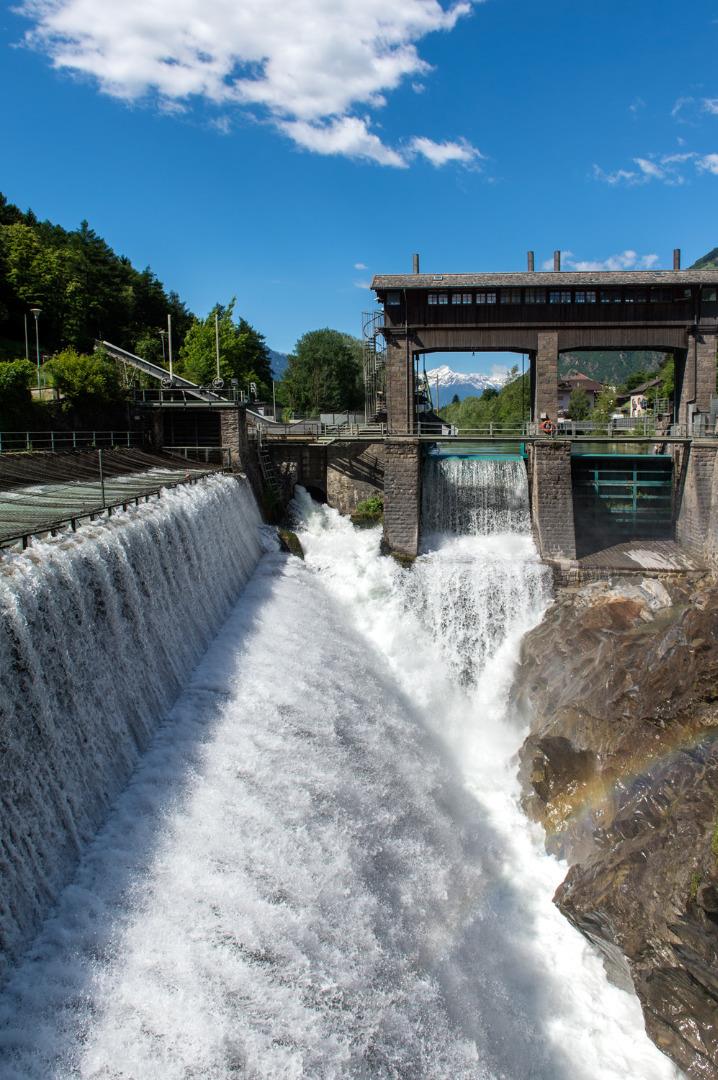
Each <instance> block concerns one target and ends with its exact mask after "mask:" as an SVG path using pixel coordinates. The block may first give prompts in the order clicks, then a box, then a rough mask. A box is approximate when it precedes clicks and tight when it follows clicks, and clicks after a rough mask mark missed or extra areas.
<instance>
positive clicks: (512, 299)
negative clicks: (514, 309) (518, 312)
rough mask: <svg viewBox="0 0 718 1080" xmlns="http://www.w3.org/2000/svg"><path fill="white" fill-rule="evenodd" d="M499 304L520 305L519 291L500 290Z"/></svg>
mask: <svg viewBox="0 0 718 1080" xmlns="http://www.w3.org/2000/svg"><path fill="white" fill-rule="evenodd" d="M501 303H502V304H520V303H521V289H502V290H501Z"/></svg>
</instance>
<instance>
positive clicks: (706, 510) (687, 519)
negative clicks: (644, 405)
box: [676, 442, 718, 568]
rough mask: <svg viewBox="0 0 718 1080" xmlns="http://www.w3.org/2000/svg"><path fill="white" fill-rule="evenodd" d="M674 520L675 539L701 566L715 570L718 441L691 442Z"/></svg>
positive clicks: (717, 562) (716, 565)
mask: <svg viewBox="0 0 718 1080" xmlns="http://www.w3.org/2000/svg"><path fill="white" fill-rule="evenodd" d="M686 452H687V454H688V463H687V466H686V468H685V479H684V482H683V488H682V491H681V493H680V495H681V498H680V506H679V508H678V515H677V518H676V540H678V542H679V543H680V544H681V545H682V546H683V547H684V548H686V550H687V551H689V552H690V554H691V555H693V556H694V558H696V559H697V560H698V561H699V563H700V564H702V565H703V566H705V567H709V566H710V567H713V568H715V567H718V442H705V443H696V442H694V443H691V445H690V447H688V446H687V447H686Z"/></svg>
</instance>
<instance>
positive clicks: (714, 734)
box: [513, 575, 718, 1080]
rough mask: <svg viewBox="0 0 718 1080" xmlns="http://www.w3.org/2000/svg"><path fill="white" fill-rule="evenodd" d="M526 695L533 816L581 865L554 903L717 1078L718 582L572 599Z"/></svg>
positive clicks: (591, 587) (548, 638)
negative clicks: (529, 727)
mask: <svg viewBox="0 0 718 1080" xmlns="http://www.w3.org/2000/svg"><path fill="white" fill-rule="evenodd" d="M513 694H514V699H515V704H516V706H517V707H518V708H519V710H521V711H522V712H523V713H524V714H525V715H526V716H527V717H528V718H530V724H531V729H530V734H529V736H528V738H527V739H526V741H525V743H524V745H523V747H522V750H521V752H520V777H521V783H522V791H523V803H524V807H525V809H526V811H527V813H528V814H529V816H530V817H531V818H533V819H534V820H535V821H537V822H540V823H541V825H542V826H543V827H544V830H545V836H546V847H547V849H548V850H549V851H551V852H553V853H554V854H556V855H558V856H560V857H562V858H563V859H565V860H566V861H567V862H568V863H569V864H570V868H569V871H568V874H567V876H566V878H565V880H564V881H563V883H562V884H561V886H560V887H559V889H558V891H557V893H556V896H555V898H554V899H555V903H556V904H557V905H558V907H559V909H560V910H561V911H562V912H563V914H564V915H565V916H566V917H567V918H568V919H569V920H570V921H571V922H572V923H573V924H574V925H575V926H576V927H577V928H578V929H579V930H581V931H582V933H583V934H584V935H585V936H586V937H587V938H588V939H589V940H590V941H592V942H593V943H594V944H595V945H596V946H597V947H598V948H599V949H600V951H601V953H602V954H603V957H604V960H605V965H606V968H607V971H608V973H609V977H610V978H611V979H612V980H613V981H614V982H617V983H619V984H621V985H624V986H627V985H632V986H633V987H634V988H635V991H636V993H637V995H638V997H639V999H640V1002H641V1005H642V1008H643V1012H644V1017H645V1022H646V1028H647V1031H648V1033H649V1035H650V1036H651V1038H652V1039H653V1040H654V1042H655V1043H656V1044H657V1045H658V1046H659V1047H660V1049H661V1050H663V1051H664V1053H666V1054H667V1055H669V1056H670V1057H671V1058H672V1059H673V1060H674V1061H675V1062H676V1063H677V1064H678V1065H679V1066H680V1067H681V1068H682V1069H683V1070H684V1071H685V1073H686V1074H687V1075H688V1076H689V1077H701V1078H707V1080H718V822H717V818H718V582H716V580H715V579H712V578H710V577H707V576H698V577H693V578H691V577H689V576H679V575H674V576H668V575H666V576H663V577H661V576H655V577H654V576H651V577H649V576H646V577H640V576H639V577H623V578H620V577H616V578H612V579H608V580H603V581H599V582H593V583H590V584H586V585H579V586H575V587H571V588H564V589H562V590H560V591H559V593H558V595H557V599H556V601H555V603H554V604H553V606H552V607H551V608H550V609H549V611H548V612H547V614H546V617H545V619H544V621H543V622H542V623H541V624H540V625H539V626H538V627H536V628H535V629H534V630H533V631H531V632H530V633H529V634H528V635H527V637H526V638H525V640H524V643H523V647H522V655H521V662H520V665H519V668H518V672H517V678H516V682H515V686H514V691H513Z"/></svg>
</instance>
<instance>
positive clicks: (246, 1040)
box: [0, 496, 678, 1080]
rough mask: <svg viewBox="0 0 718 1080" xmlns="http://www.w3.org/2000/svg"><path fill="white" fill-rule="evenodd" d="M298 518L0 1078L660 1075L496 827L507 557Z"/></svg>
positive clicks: (101, 855)
mask: <svg viewBox="0 0 718 1080" xmlns="http://www.w3.org/2000/svg"><path fill="white" fill-rule="evenodd" d="M524 498H525V496H524ZM297 512H298V514H299V515H300V518H301V521H300V525H299V528H300V536H301V540H302V543H303V545H304V548H305V552H306V561H305V562H304V563H302V562H301V561H300V560H298V559H296V558H292V557H289V556H286V555H284V554H281V553H279V552H273V553H269V554H267V555H266V556H265V558H264V560H263V561H262V562H261V563H260V566H259V568H258V570H257V571H256V573H255V575H254V577H253V578H252V580H251V581H250V582H249V584H248V586H247V587H246V589H245V590H244V592H243V594H242V597H241V599H240V601H239V603H238V604H237V605H236V606H235V608H234V610H233V612H232V614H231V616H230V618H229V619H228V621H227V622H226V624H225V626H224V627H223V629H222V631H221V633H220V634H219V635H218V637H217V638H216V639H215V641H214V643H213V644H212V646H211V647H210V649H209V650H208V652H207V653H206V655H205V657H204V659H203V660H202V662H201V663H200V665H199V666H198V667H197V669H196V670H195V672H194V675H193V677H192V681H191V683H190V685H189V687H188V689H187V690H186V691H185V693H184V694H183V695H182V696H181V697H180V698H179V700H178V701H177V703H176V705H175V706H174V708H173V710H172V712H171V714H170V716H169V719H168V722H167V724H165V725H164V726H163V727H162V729H161V730H160V732H159V735H158V736H157V738H156V739H155V742H154V745H153V746H152V748H151V749H150V750H149V752H148V753H147V754H146V755H145V757H144V759H143V761H142V763H141V764H140V767H139V768H138V770H137V771H136V773H135V776H134V779H133V782H132V784H131V785H130V786H129V787H128V788H127V789H126V790H125V792H124V793H123V794H122V796H121V797H120V798H119V800H118V801H117V803H116V806H115V809H114V811H113V813H112V815H111V816H110V818H109V820H108V822H107V824H106V826H105V827H104V828H103V829H102V830H101V831H100V832H99V833H98V835H97V837H96V839H95V841H94V843H93V844H92V846H91V847H90V849H89V851H88V853H87V855H86V857H85V858H84V859H83V861H82V863H81V865H80V868H79V871H78V874H77V876H76V878H75V880H74V882H73V885H72V886H71V887H69V888H68V889H66V890H65V892H64V893H63V895H62V897H61V900H60V903H59V904H58V906H57V908H56V911H55V914H54V916H53V918H52V919H51V920H49V921H48V923H47V924H46V926H45V929H44V930H43V932H42V933H41V934H40V935H39V936H38V937H37V939H36V941H35V943H34V945H33V947H32V949H31V950H30V952H29V953H28V954H27V956H26V958H25V960H24V961H23V963H22V964H21V965H20V966H19V967H18V968H17V969H16V970H15V972H14V974H13V977H12V979H11V980H10V981H9V983H8V985H7V987H6V989H5V992H4V995H3V996H2V998H0V1030H1V1031H2V1036H1V1040H2V1041H0V1054H2V1053H3V1052H4V1055H5V1062H6V1069H5V1072H4V1073H3V1080H5V1077H7V1078H8V1080H20V1078H22V1080H35V1078H37V1080H40V1078H43V1080H46V1078H48V1077H53V1078H63V1080H65V1078H69V1077H81V1078H86V1080H90V1078H93V1080H94V1078H99V1077H103V1078H105V1080H114V1078H117V1080H119V1078H120V1077H123V1078H127V1077H129V1078H132V1080H150V1078H152V1080H154V1078H155V1077H162V1078H163V1080H180V1078H181V1080H186V1078H188V1077H193V1078H196V1080H202V1078H208V1080H209V1078H212V1080H220V1078H221V1080H223V1078H230V1077H246V1078H254V1080H270V1078H271V1080H275V1078H278V1080H279V1078H286V1080H290V1078H292V1080H299V1078H302V1077H307V1078H308V1077H311V1078H312V1080H315V1078H317V1080H330V1078H331V1080H339V1078H349V1077H355V1078H364V1080H374V1078H377V1080H379V1078H381V1080H390V1078H391V1080H400V1078H401V1080H419V1078H427V1080H463V1078H467V1080H468V1078H472V1080H626V1078H628V1077H630V1078H631V1080H669V1078H671V1077H676V1076H677V1075H678V1074H677V1072H676V1071H675V1069H674V1068H673V1067H672V1066H671V1064H670V1063H669V1062H668V1061H667V1060H666V1059H665V1058H664V1057H663V1056H662V1055H661V1054H660V1053H659V1051H658V1050H657V1049H656V1048H655V1047H654V1046H653V1045H652V1044H651V1043H650V1042H649V1041H648V1040H647V1038H646V1037H645V1035H644V1034H643V1031H642V1022H641V1016H640V1010H639V1007H638V1004H637V1002H636V1001H635V1000H634V999H633V998H631V997H629V996H628V995H627V994H625V993H624V992H623V991H621V990H619V989H617V988H615V987H612V986H610V985H609V984H608V983H607V982H606V979H605V976H604V973H603V969H602V966H601V963H600V961H599V959H598V958H597V957H596V956H595V955H594V954H593V953H592V952H591V950H590V949H589V948H588V947H587V946H586V944H585V942H584V941H583V939H582V938H581V937H580V936H579V935H578V934H577V933H576V932H575V931H574V930H573V929H572V928H571V927H570V926H569V925H568V924H567V923H566V922H565V921H564V920H563V919H562V918H561V916H560V915H559V913H558V912H557V911H556V909H555V908H554V907H553V906H552V904H551V895H552V892H553V889H554V888H555V886H556V884H557V883H558V881H559V880H560V878H561V877H562V874H563V869H562V868H561V867H560V865H559V864H557V863H556V862H555V861H554V860H553V859H550V858H548V857H546V856H545V855H543V853H542V850H541V846H540V839H539V837H538V835H537V834H535V833H534V832H532V830H531V829H530V828H529V827H528V826H527V823H526V821H525V819H524V818H523V816H522V815H521V813H520V811H519V809H518V803H517V797H516V796H517V792H516V782H515V779H514V772H515V768H514V766H513V765H512V755H513V754H514V753H515V751H516V749H517V747H518V745H519V743H520V741H521V732H520V731H518V730H517V728H516V726H515V724H514V723H513V722H512V720H511V718H510V717H508V716H507V715H506V713H507V705H506V701H507V693H508V688H509V685H510V681H511V677H512V668H513V664H514V663H515V659H516V655H517V647H518V642H519V640H520V637H521V635H522V633H523V632H525V630H526V629H528V628H529V627H530V626H531V625H533V624H534V623H535V622H536V621H537V620H538V619H539V618H540V617H541V612H542V610H543V608H544V606H545V604H546V603H547V601H548V589H547V582H546V578H545V571H544V570H543V569H542V568H541V566H540V564H539V562H538V559H537V557H536V553H535V551H534V550H533V547H532V545H531V541H530V538H529V537H528V536H527V535H520V534H519V535H517V534H516V533H514V534H513V535H508V536H506V535H504V536H500V534H495V535H493V536H484V535H474V536H464V537H459V538H453V539H446V538H445V539H444V540H443V541H440V542H439V543H438V544H436V543H435V542H432V543H433V544H434V546H433V548H432V550H431V551H427V552H426V553H425V554H424V555H422V556H421V557H420V559H419V560H417V563H416V564H415V566H414V568H413V569H411V570H410V571H406V570H403V569H401V568H400V567H398V566H397V565H396V564H395V563H394V562H393V560H391V559H386V558H382V557H381V556H380V555H379V540H380V536H379V530H366V531H360V530H356V529H354V528H353V527H352V525H351V523H350V522H349V521H348V520H347V519H345V518H341V517H340V516H339V515H338V514H337V513H336V512H335V511H333V510H330V509H328V508H326V507H321V508H320V507H317V506H315V505H314V504H312V502H311V500H310V499H309V498H308V497H307V496H300V497H299V499H298V507H297ZM457 545H458V546H457ZM457 554H458V555H460V558H457ZM457 566H458V569H457ZM452 577H453V578H454V580H455V586H453V587H452V592H451V593H450V594H449V593H448V592H447V579H448V578H452ZM483 581H490V582H491V583H492V584H491V589H490V590H489V591H487V590H486V589H485V588H484V586H483V584H481V583H482V582H483ZM467 590H468V591H469V592H471V593H472V600H471V611H472V615H471V618H475V619H476V620H478V622H479V623H481V626H480V627H478V628H475V629H471V628H470V627H469V625H468V624H469V622H470V621H471V620H470V618H469V615H468V614H467V613H466V612H464V613H463V614H460V615H459V616H456V615H455V614H452V610H453V608H454V607H455V604H454V601H455V600H456V598H457V597H458V598H461V596H462V595H463V593H465V592H466V591H467ZM487 598H489V599H491V600H492V602H493V607H492V612H491V615H490V616H488V615H487V609H486V604H485V600H486V599H487ZM477 642H478V643H480V644H477ZM467 651H469V652H472V654H475V655H474V656H473V657H472V660H471V663H467V657H466V656H465V655H464V654H465V653H466V652H467Z"/></svg>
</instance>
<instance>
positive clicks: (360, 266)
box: [354, 262, 369, 270]
mask: <svg viewBox="0 0 718 1080" xmlns="http://www.w3.org/2000/svg"><path fill="white" fill-rule="evenodd" d="M354 269H355V270H368V269H369V267H368V266H367V264H366V263H363V262H358V263H354Z"/></svg>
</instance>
